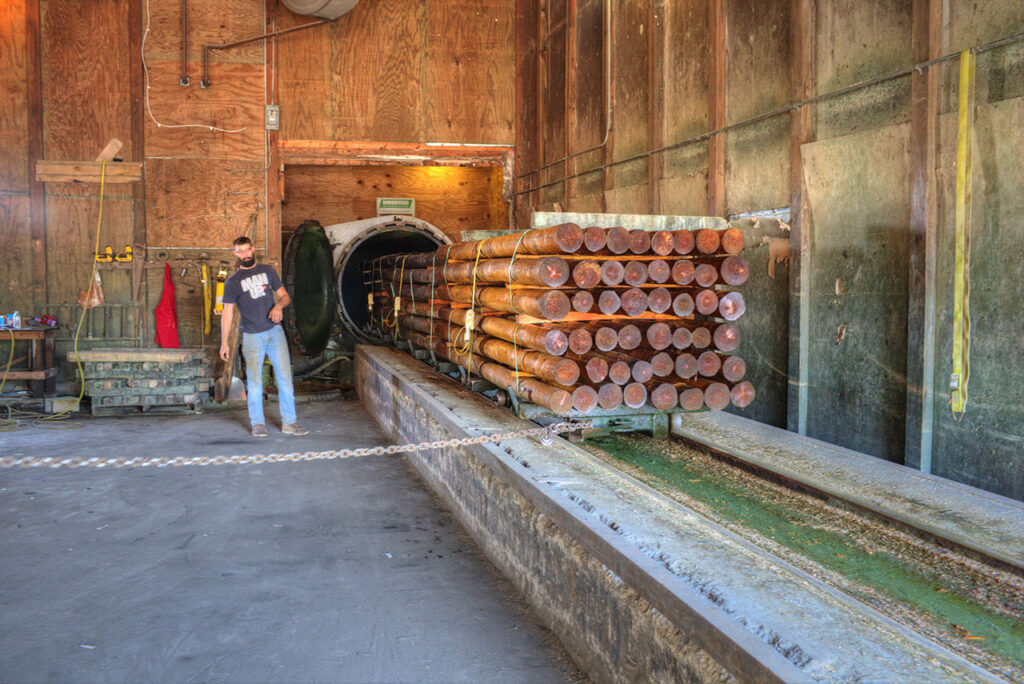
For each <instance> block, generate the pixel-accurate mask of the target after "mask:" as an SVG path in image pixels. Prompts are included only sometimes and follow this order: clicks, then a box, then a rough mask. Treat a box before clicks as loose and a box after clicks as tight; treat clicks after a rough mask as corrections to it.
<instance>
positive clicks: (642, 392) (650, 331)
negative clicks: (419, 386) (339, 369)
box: [364, 223, 755, 414]
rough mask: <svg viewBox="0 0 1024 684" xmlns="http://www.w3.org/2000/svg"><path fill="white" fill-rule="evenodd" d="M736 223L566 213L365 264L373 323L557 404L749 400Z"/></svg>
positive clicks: (670, 405)
mask: <svg viewBox="0 0 1024 684" xmlns="http://www.w3.org/2000/svg"><path fill="white" fill-rule="evenodd" d="M743 247H744V239H743V234H742V232H741V231H739V230H738V229H736V228H728V229H726V230H712V229H702V230H693V231H691V230H674V231H669V230H659V231H646V230H627V229H625V228H622V227H613V228H599V227H589V228H586V229H584V228H581V227H580V226H578V225H576V224H573V223H564V224H560V225H556V226H551V227H548V228H536V229H532V230H528V231H525V232H523V233H515V234H509V235H502V236H498V237H491V238H485V239H483V240H478V241H475V242H463V243H457V244H454V245H444V246H442V247H440V248H439V249H438V250H437V251H435V252H425V253H414V254H393V255H388V256H385V257H381V258H379V259H376V260H374V261H372V262H370V263H369V264H367V266H366V268H365V269H364V274H365V276H366V278H365V282H366V285H367V289H368V292H370V293H371V294H370V296H369V297H368V306H369V307H370V314H371V315H370V318H371V321H372V322H371V327H373V328H374V330H375V331H376V332H377V333H378V334H383V333H390V334H391V335H393V336H394V337H395V338H396V339H404V340H407V341H409V342H411V343H412V344H413V345H415V346H417V347H421V348H423V349H428V350H430V351H431V352H432V354H433V355H434V356H435V357H437V358H441V359H446V360H449V361H451V362H453V363H455V364H458V365H459V366H462V367H464V368H466V369H467V370H468V371H469V372H470V373H472V374H475V375H478V376H480V377H483V378H484V379H486V380H488V381H490V382H492V383H493V384H495V385H497V386H498V387H500V388H502V389H506V390H510V391H512V392H514V393H515V394H516V395H517V396H519V397H520V398H521V399H524V400H527V401H531V402H533V403H535V404H539V405H541V406H544V407H545V408H548V409H550V410H551V411H553V412H555V413H557V414H565V413H568V412H569V411H571V410H575V411H577V412H579V413H583V414H586V413H589V412H591V411H593V410H594V409H596V408H597V407H601V408H603V409H616V408H619V407H621V406H623V405H625V406H627V407H630V408H633V409H638V408H640V407H643V406H645V405H646V406H653V407H654V408H655V409H657V410H659V411H668V410H671V409H674V408H676V407H681V408H682V409H683V410H686V411H697V410H701V409H704V408H709V409H712V410H721V409H724V408H725V407H727V406H729V405H730V404H732V405H734V406H738V407H741V408H742V407H746V406H749V405H750V403H751V402H752V401H753V400H754V394H755V392H754V387H753V385H752V384H751V383H750V382H748V381H746V380H744V379H743V376H744V374H745V373H746V364H745V363H744V361H743V359H742V358H740V357H739V356H737V355H736V354H734V352H735V351H736V349H737V348H738V346H739V342H740V332H739V329H738V328H737V327H736V325H735V324H734V322H735V321H736V320H737V319H738V318H739V317H740V316H742V315H743V313H744V309H745V305H744V300H743V295H742V294H740V293H739V292H737V291H736V289H735V288H737V287H739V286H740V285H743V283H744V282H746V280H747V276H748V273H749V268H748V265H747V262H746V261H745V260H744V259H743V257H742V256H740V253H741V252H742V250H743Z"/></svg>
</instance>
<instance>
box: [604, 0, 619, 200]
mask: <svg viewBox="0 0 1024 684" xmlns="http://www.w3.org/2000/svg"><path fill="white" fill-rule="evenodd" d="M614 16H615V0H612V1H611V2H610V3H608V10H607V11H606V12H605V22H606V26H605V30H604V50H605V52H604V57H605V59H606V60H607V62H606V63H607V65H608V74H607V75H606V76H605V79H606V83H607V91H608V92H607V93H606V94H605V97H606V98H609V99H610V100H611V106H609V103H608V102H605V103H604V108H605V109H604V111H605V117H607V118H610V119H611V121H607V120H606V121H605V122H604V125H605V130H606V131H607V135H606V136H605V141H604V149H603V150H602V152H603V154H604V163H605V164H610V163H612V162H613V161H614V160H615V124H614V121H615V114H614V111H615V72H616V69H615V21H614V20H613V17H614ZM601 176H602V186H601V188H602V192H601V211H602V212H607V211H608V191H609V190H612V189H613V188H614V187H615V171H614V169H612V168H607V167H606V168H604V169H602V170H601Z"/></svg>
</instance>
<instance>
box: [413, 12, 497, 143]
mask: <svg viewBox="0 0 1024 684" xmlns="http://www.w3.org/2000/svg"><path fill="white" fill-rule="evenodd" d="M513 30H514V4H513V3H512V2H509V0H444V1H442V2H437V1H434V2H431V3H429V5H428V9H427V34H428V35H429V37H430V39H429V41H428V42H427V44H426V62H425V65H424V68H425V70H426V76H425V93H424V94H425V102H424V105H425V108H426V122H425V131H424V132H425V135H426V139H427V140H429V141H431V142H469V143H473V142H476V143H481V142H484V143H492V144H508V143H510V142H511V141H512V140H513V137H514V132H513V119H514V108H515V102H514V99H513V95H514V92H515V91H514V89H513V88H511V87H510V86H511V85H512V83H513V79H514V78H515V56H514V54H513V49H514V47H515V42H514V39H513V33H512V32H513Z"/></svg>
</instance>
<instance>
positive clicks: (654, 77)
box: [647, 0, 665, 214]
mask: <svg viewBox="0 0 1024 684" xmlns="http://www.w3.org/2000/svg"><path fill="white" fill-rule="evenodd" d="M647 26H648V27H649V29H648V31H647V98H648V99H647V102H648V107H647V139H648V142H649V144H650V148H651V149H657V148H659V147H662V146H663V145H664V144H665V130H664V129H665V126H664V119H665V78H664V74H665V0H651V5H650V10H649V12H648V15H647ZM663 170H664V157H663V155H661V154H652V155H650V156H649V157H647V208H648V210H649V211H650V212H651V213H652V214H660V213H661V186H660V181H661V177H662V174H663Z"/></svg>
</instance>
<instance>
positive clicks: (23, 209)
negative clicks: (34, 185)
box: [0, 194, 33, 314]
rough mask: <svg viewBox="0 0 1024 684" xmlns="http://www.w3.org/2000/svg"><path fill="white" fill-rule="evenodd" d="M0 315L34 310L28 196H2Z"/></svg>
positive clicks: (0, 216)
mask: <svg viewBox="0 0 1024 684" xmlns="http://www.w3.org/2000/svg"><path fill="white" fill-rule="evenodd" d="M0 255H3V256H2V257H0V313H10V312H11V311H14V310H17V311H20V312H21V313H22V314H26V313H29V312H30V311H31V309H32V303H33V302H32V297H33V291H32V290H33V288H32V287H31V283H32V236H31V234H30V232H29V198H28V195H27V194H23V195H18V196H5V195H3V194H0Z"/></svg>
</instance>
